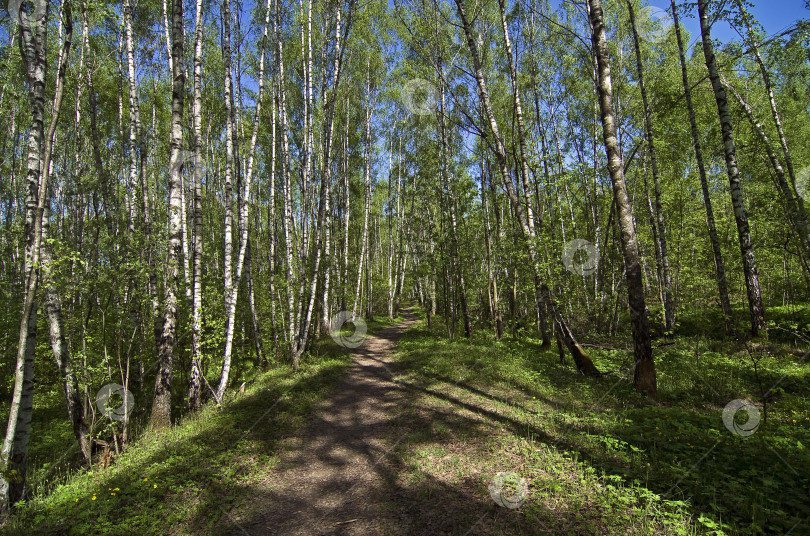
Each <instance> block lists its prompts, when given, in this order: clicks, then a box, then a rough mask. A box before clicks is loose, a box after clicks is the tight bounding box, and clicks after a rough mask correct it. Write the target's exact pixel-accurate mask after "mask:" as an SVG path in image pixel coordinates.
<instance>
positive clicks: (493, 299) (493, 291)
mask: <svg viewBox="0 0 810 536" xmlns="http://www.w3.org/2000/svg"><path fill="white" fill-rule="evenodd" d="M485 162H486V156H485V154H484V149H483V148H482V150H481V209H482V210H483V212H484V241H485V243H486V247H487V278H488V279H489V284H488V285H487V293H488V294H489V308H490V312H491V315H492V320H493V321H494V325H493V327H494V329H495V338H496V339H500V338H501V337H502V336H503V319H502V318H501V310H500V304H499V303H498V277H497V276H496V275H495V270H494V267H493V262H492V244H491V242H492V241H491V238H490V224H489V208H488V203H487V200H486V191H487V171H488V166H486V164H485Z"/></svg>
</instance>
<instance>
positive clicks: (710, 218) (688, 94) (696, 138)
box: [671, 0, 733, 335]
mask: <svg viewBox="0 0 810 536" xmlns="http://www.w3.org/2000/svg"><path fill="white" fill-rule="evenodd" d="M671 6H672V20H673V23H674V26H675V38H676V41H677V43H678V58H679V59H680V64H681V80H682V82H683V94H684V97H685V99H686V110H687V112H688V113H689V127H690V133H691V135H692V144H693V145H694V147H695V162H696V163H697V168H698V174H699V175H700V187H701V191H702V193H703V206H704V208H705V210H706V226H707V227H708V229H709V241H710V242H711V245H712V254H713V256H714V272H715V279H716V281H717V291H718V297H719V298H720V308H721V310H722V311H723V318H724V321H725V328H726V335H730V334H731V332H732V327H733V320H732V316H731V302H730V301H729V298H728V285H727V283H726V266H725V263H724V262H723V252H722V251H721V249H720V239H719V238H718V236H717V226H716V225H715V222H714V210H713V209H712V200H711V196H710V194H709V182H708V180H707V179H706V166H705V165H704V163H703V151H702V150H701V148H700V135H699V133H698V126H697V120H696V119H695V107H694V105H693V104H692V88H691V86H690V85H689V77H688V75H687V72H686V55H685V54H684V45H683V38H682V37H681V27H680V25H679V24H678V8H677V6H676V5H675V0H671Z"/></svg>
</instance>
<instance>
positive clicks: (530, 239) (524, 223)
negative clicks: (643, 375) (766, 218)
mask: <svg viewBox="0 0 810 536" xmlns="http://www.w3.org/2000/svg"><path fill="white" fill-rule="evenodd" d="M455 3H456V8H457V10H458V14H459V18H460V19H461V23H462V28H463V30H464V34H465V37H466V41H467V47H468V49H469V51H470V55H471V56H472V60H473V67H474V72H473V75H474V77H475V80H476V83H477V85H478V91H479V96H480V98H481V104H482V106H483V108H484V112H485V114H486V117H487V119H488V121H489V127H490V131H491V135H492V142H493V143H492V144H491V146H492V149H493V152H494V153H495V158H496V160H497V162H498V167H499V169H500V173H501V178H502V180H503V183H504V186H505V188H506V192H507V195H508V196H509V201H510V203H511V205H512V209H513V210H514V212H515V214H516V216H517V219H518V222H519V224H520V227H521V231H522V233H523V237H524V239H525V240H526V249H527V252H528V255H529V260H530V262H531V264H532V269H533V270H534V277H535V282H536V287H537V288H538V289H539V291H540V293H541V296H540V298H541V299H546V300H549V304H550V307H551V309H552V312H553V314H554V318H555V321H556V322H557V324H558V325H559V327H560V331H561V333H562V336H563V340H564V342H565V344H566V347H567V348H568V351H569V352H571V355H572V357H573V358H574V361H575V363H576V366H577V370H579V371H580V372H582V373H583V374H586V375H589V376H595V375H597V374H599V371H598V370H597V369H596V366H594V364H593V361H591V359H590V357H588V354H586V353H585V351H584V350H583V349H582V347H581V346H580V345H579V343H578V342H577V341H576V339H575V338H574V335H573V333H571V331H570V330H569V329H568V325H567V323H566V322H565V320H564V319H563V317H562V314H560V312H559V309H558V308H557V305H556V304H555V303H554V301H553V298H552V296H551V293H550V291H549V289H548V286H547V285H546V284H545V283H544V282H543V280H542V277H541V276H540V263H539V258H538V255H537V249H536V246H535V236H534V234H533V233H532V232H531V229H532V227H530V226H529V222H528V219H527V217H526V212H525V211H524V209H523V205H522V204H521V201H520V198H519V197H518V193H517V191H516V189H515V184H514V181H513V180H512V176H511V173H510V171H509V165H508V160H507V153H506V147H505V145H504V143H503V138H502V137H501V134H500V130H499V129H498V122H497V119H496V118H495V113H494V111H493V109H492V104H491V103H490V98H489V90H488V88H487V83H486V80H485V78H484V72H483V67H482V63H481V59H480V54H479V52H478V46H477V45H476V41H475V38H474V36H473V33H472V26H471V24H470V20H469V18H468V17H467V11H466V8H465V7H464V1H463V0H455Z"/></svg>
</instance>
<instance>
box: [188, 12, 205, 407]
mask: <svg viewBox="0 0 810 536" xmlns="http://www.w3.org/2000/svg"><path fill="white" fill-rule="evenodd" d="M196 5H197V13H196V19H195V22H194V73H193V76H194V103H193V110H192V115H193V129H192V134H193V143H194V175H193V179H192V181H193V183H192V192H193V193H192V196H193V211H192V213H193V220H194V223H193V224H194V228H193V233H192V236H193V245H192V257H193V258H192V267H193V268H192V269H193V270H194V274H193V277H192V282H193V283H192V284H193V289H192V292H191V296H192V298H191V374H190V376H189V385H188V408H189V409H190V410H192V411H194V410H196V409H199V407H200V404H201V395H202V379H203V378H202V347H201V343H202V340H201V338H202V253H203V245H202V177H203V158H202V149H203V140H202V35H203V34H202V30H203V28H202V25H203V0H196Z"/></svg>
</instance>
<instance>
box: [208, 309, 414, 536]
mask: <svg viewBox="0 0 810 536" xmlns="http://www.w3.org/2000/svg"><path fill="white" fill-rule="evenodd" d="M414 322H416V318H415V317H414V316H413V315H410V314H407V315H406V320H405V321H404V322H402V323H400V324H397V325H396V326H392V327H389V328H385V329H383V330H380V331H378V332H377V333H375V334H374V335H371V336H369V337H368V338H367V339H366V340H365V342H364V344H363V345H362V346H361V347H359V348H357V349H356V350H355V353H354V364H353V365H352V366H351V367H350V368H349V371H348V372H347V373H346V375H345V376H344V377H343V379H342V380H341V381H340V383H339V384H338V386H337V387H336V389H335V392H334V393H332V395H330V397H329V398H328V400H327V401H326V402H325V403H324V404H323V405H322V406H321V408H320V409H319V411H317V412H316V413H315V414H314V415H313V416H312V418H311V419H310V421H309V423H308V424H307V425H306V426H305V427H304V429H303V430H302V431H301V432H299V433H298V434H296V435H295V437H293V438H290V439H289V440H288V441H286V442H285V446H284V449H285V450H286V452H284V453H283V454H282V456H281V462H280V464H279V466H278V467H277V468H276V470H274V471H273V473H272V476H271V477H269V478H268V479H266V480H265V481H263V482H262V483H261V485H260V486H259V487H258V489H257V490H256V491H257V494H256V496H255V498H254V500H251V501H250V504H248V505H243V506H242V507H241V508H238V509H235V510H234V511H232V512H230V513H228V515H227V516H224V519H223V520H222V522H224V524H225V526H224V527H222V528H223V529H224V530H223V531H221V532H219V533H220V534H250V535H253V534H263V535H265V534H279V535H281V534H283V535H306V536H315V535H326V534H330V535H333V534H334V535H337V534H340V535H359V534H364V535H365V534H369V535H371V534H383V533H386V532H389V530H388V529H386V528H384V527H391V526H392V523H393V524H394V525H395V524H396V519H394V517H399V516H397V515H396V513H395V512H393V511H391V510H390V509H387V508H386V506H387V505H388V504H390V489H391V484H392V483H393V480H395V478H396V477H395V475H394V474H393V473H392V471H391V469H389V468H388V465H389V464H388V463H387V462H386V457H387V456H388V454H389V453H390V452H391V450H392V448H393V447H394V446H395V444H394V442H393V441H391V439H390V438H391V436H392V434H391V429H390V428H391V427H390V422H391V419H392V417H393V416H395V415H396V414H397V413H398V410H399V409H401V408H402V407H403V406H404V405H405V398H406V396H407V394H406V392H405V391H404V390H403V389H402V388H401V387H400V386H398V385H397V384H395V383H394V382H393V381H392V377H391V369H390V368H389V362H388V356H389V354H390V352H391V350H392V348H393V347H394V345H395V344H396V341H397V339H398V338H399V336H400V334H401V333H402V332H403V331H404V330H405V329H406V328H407V327H408V326H410V325H412V324H413V323H414Z"/></svg>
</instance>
